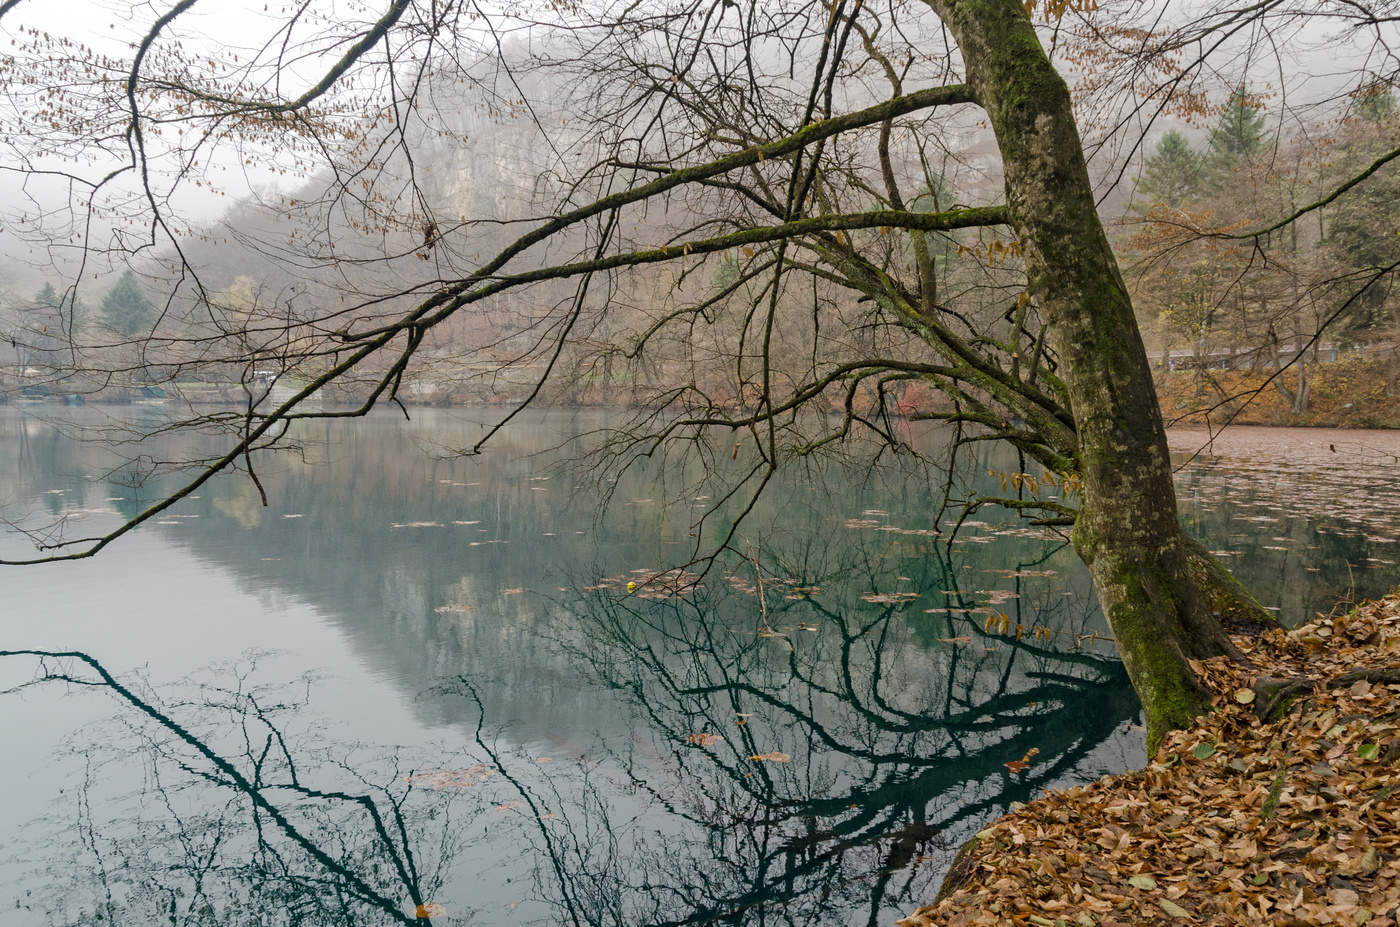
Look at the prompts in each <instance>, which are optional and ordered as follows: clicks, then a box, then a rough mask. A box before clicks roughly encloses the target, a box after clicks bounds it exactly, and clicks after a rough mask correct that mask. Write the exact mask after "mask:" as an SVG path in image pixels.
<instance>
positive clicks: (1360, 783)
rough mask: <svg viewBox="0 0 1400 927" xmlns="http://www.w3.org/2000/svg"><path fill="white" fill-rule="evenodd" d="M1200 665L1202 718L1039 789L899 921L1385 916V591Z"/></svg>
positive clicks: (1378, 920) (1399, 661)
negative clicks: (1204, 701)
mask: <svg viewBox="0 0 1400 927" xmlns="http://www.w3.org/2000/svg"><path fill="white" fill-rule="evenodd" d="M1236 643H1237V644H1238V645H1239V646H1240V648H1241V650H1242V651H1244V652H1245V654H1246V656H1247V657H1248V659H1249V660H1250V661H1251V662H1252V663H1253V664H1254V666H1253V667H1247V666H1244V665H1241V664H1237V663H1228V662H1226V661H1225V660H1224V659H1223V658H1220V659H1215V660H1211V661H1208V662H1206V663H1204V664H1199V665H1198V671H1199V672H1200V674H1201V676H1202V677H1203V679H1204V680H1205V682H1206V684H1207V686H1208V687H1209V688H1210V689H1211V691H1212V692H1213V693H1214V699H1213V705H1214V709H1213V711H1212V712H1211V713H1210V714H1208V715H1205V716H1202V717H1201V718H1199V719H1198V720H1197V723H1196V724H1195V725H1194V726H1193V727H1192V728H1191V729H1190V730H1185V731H1176V732H1173V733H1172V734H1171V735H1169V736H1168V737H1167V738H1165V739H1164V741H1163V743H1162V745H1161V747H1160V748H1159V749H1158V751H1157V753H1156V755H1155V756H1154V757H1153V758H1152V760H1151V761H1150V762H1149V763H1148V765H1147V766H1146V767H1145V768H1143V769H1140V770H1135V771H1131V772H1127V773H1123V774H1119V775H1115V776H1107V777H1105V778H1103V779H1100V780H1098V781H1097V782H1094V783H1091V784H1088V785H1082V786H1075V787H1073V788H1070V789H1066V790H1063V791H1058V792H1047V793H1046V795H1045V796H1044V797H1042V798H1040V799H1037V800H1036V801H1033V802H1030V803H1028V804H1026V805H1024V806H1022V807H1020V808H1018V809H1016V810H1013V811H1012V812H1011V813H1009V814H1007V815H1005V816H1004V817H1002V818H1000V819H998V820H996V821H994V822H992V823H991V824H989V825H988V826H987V827H986V828H984V829H983V830H982V831H981V832H980V833H978V834H977V835H976V836H975V837H973V838H972V839H971V840H969V841H968V842H967V844H965V845H964V846H963V848H962V849H961V850H960V851H959V852H958V854H957V856H956V857H955V859H954V862H953V865H952V866H951V867H950V868H949V871H948V874H947V876H945V878H944V884H943V887H942V888H941V889H940V890H939V893H938V896H937V898H936V899H935V900H934V902H933V903H932V904H930V905H928V906H926V907H923V908H920V909H918V910H917V911H915V912H914V913H912V914H910V915H909V916H908V917H905V918H903V919H901V920H899V921H896V925H897V927H980V925H992V924H998V925H1000V924H1035V925H1038V927H1059V925H1065V927H1069V925H1076V927H1128V925H1142V924H1162V925H1167V924H1172V925H1184V924H1211V925H1226V924H1249V923H1259V924H1263V923H1270V924H1280V925H1286V927H1298V925H1303V924H1346V925H1354V924H1367V925H1369V927H1395V925H1396V924H1397V921H1400V592H1394V593H1391V594H1390V595H1388V596H1386V597H1384V598H1382V599H1380V600H1378V601H1376V602H1367V603H1363V604H1361V605H1359V606H1357V607H1356V608H1355V609H1353V610H1352V611H1351V612H1349V613H1347V614H1345V615H1342V616H1340V617H1337V618H1320V619H1318V620H1316V621H1313V622H1311V623H1309V624H1304V625H1301V626H1299V627H1297V628H1294V629H1292V630H1284V629H1282V628H1278V629H1271V630H1268V631H1266V632H1264V633H1263V634H1261V635H1259V636H1258V637H1257V638H1253V639H1246V638H1242V637H1236Z"/></svg>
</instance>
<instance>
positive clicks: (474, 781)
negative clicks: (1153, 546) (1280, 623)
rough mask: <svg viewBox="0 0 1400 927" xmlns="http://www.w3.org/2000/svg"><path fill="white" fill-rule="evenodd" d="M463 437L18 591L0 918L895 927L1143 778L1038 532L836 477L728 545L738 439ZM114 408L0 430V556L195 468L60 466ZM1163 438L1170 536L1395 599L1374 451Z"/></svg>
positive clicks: (1008, 469) (735, 529)
mask: <svg viewBox="0 0 1400 927" xmlns="http://www.w3.org/2000/svg"><path fill="white" fill-rule="evenodd" d="M123 412H124V413H125V414H127V415H129V416H131V415H134V416H137V417H138V418H139V416H143V415H144V416H148V419H147V420H144V421H137V422H136V424H137V425H138V426H146V425H150V424H152V423H154V422H156V421H157V420H158V416H159V415H160V414H161V410H160V409H158V408H157V409H147V410H134V411H133V410H123ZM64 414H67V415H69V416H70V417H69V418H68V419H67V420H65V421H61V422H60V421H55V420H53V417H54V416H58V415H64ZM490 414H491V413H489V412H486V411H481V410H476V411H471V412H466V411H446V410H423V411H417V412H415V413H414V417H413V421H412V422H405V421H404V420H403V418H402V417H401V416H398V417H395V416H390V415H388V414H384V415H376V416H374V417H372V418H370V419H369V420H365V421H359V422H354V423H318V424H316V425H314V426H308V427H306V428H305V429H303V431H302V432H300V433H299V435H298V437H299V440H300V441H301V443H302V446H301V449H300V452H299V453H297V454H284V455H282V456H279V457H277V458H275V459H269V460H267V461H265V462H263V463H262V464H261V465H260V466H259V467H258V476H259V479H260V481H261V483H262V484H263V486H264V487H265V488H266V491H267V495H268V505H267V506H264V505H263V504H262V500H261V497H260V494H259V490H258V487H257V485H255V484H254V483H253V481H251V480H250V479H248V477H247V476H246V475H243V474H232V475H230V476H228V477H227V478H219V479H216V480H213V481H211V482H210V483H208V484H206V485H205V486H203V487H201V489H200V490H199V491H197V492H196V493H195V495H193V496H191V497H190V498H188V499H186V500H184V501H182V502H181V503H180V504H179V505H178V506H176V507H175V508H173V509H171V510H170V511H168V512H166V513H163V515H162V517H160V518H158V519H157V520H155V521H154V522H152V523H149V524H147V525H145V526H143V527H142V528H141V529H139V530H138V531H137V532H135V533H134V534H133V535H131V536H128V537H126V538H124V539H122V540H120V541H118V542H117V543H116V544H114V545H113V546H111V547H109V548H108V549H107V550H105V551H103V552H102V553H101V554H100V555H99V556H97V557H96V558H94V559H91V560H86V561H79V562H72V563H61V564H47V565H41V566H33V567H22V568H17V567H6V568H4V570H5V572H4V574H3V583H4V585H3V589H4V644H3V649H5V650H10V651H20V650H24V651H44V652H49V653H63V654H69V655H67V656H48V657H39V656H34V655H17V656H7V657H4V658H3V659H0V687H3V688H4V689H5V690H6V691H5V693H4V694H3V699H4V701H3V704H2V705H0V718H2V719H3V725H4V735H5V742H6V744H7V751H6V753H7V759H6V762H5V763H4V764H3V767H0V788H3V794H4V796H5V798H4V801H3V802H0V827H3V832H4V833H5V834H7V835H8V836H9V839H8V840H6V842H5V846H4V851H3V854H2V855H0V884H3V886H4V889H3V894H0V924H6V925H8V924H21V923H22V924H26V925H32V924H47V923H52V924H90V923H96V922H102V923H114V924H142V925H144V924H149V923H156V922H161V923H174V924H230V925H234V924H292V923H296V924H327V925H330V924H345V923H360V924H380V923H385V924H388V923H396V922H413V919H414V916H415V915H416V914H418V913H422V914H425V915H432V921H433V922H434V923H473V924H488V925H495V924H501V925H505V924H536V923H551V924H555V923H569V924H574V925H602V924H609V925H638V927H640V925H659V924H672V925H683V924H684V925H692V924H697V925H698V924H709V923H715V922H724V923H732V924H760V923H762V924H815V923H818V922H820V923H843V924H870V925H875V924H885V925H887V924H889V923H891V922H892V921H893V920H894V919H895V918H897V917H900V916H902V915H903V914H905V913H907V912H908V911H909V910H910V909H912V908H914V907H916V906H918V905H920V904H922V903H925V902H927V901H929V900H931V899H932V897H933V895H934V893H935V891H936V890H937V887H938V884H939V881H940V879H941V878H942V875H943V873H944V871H945V869H946V867H947V865H948V863H949V861H950V858H951V854H952V853H953V852H954V851H955V850H956V848H957V846H958V845H959V844H960V843H961V842H962V841H963V840H964V839H965V838H966V837H967V836H969V835H970V834H972V833H975V832H976V831H977V830H979V829H980V828H981V827H982V826H983V825H984V824H985V822H986V821H988V820H989V819H990V818H993V817H995V816H997V815H999V814H1001V813H1003V812H1004V811H1005V810H1006V808H1007V807H1008V805H1010V804H1011V803H1013V802H1021V801H1028V800H1030V799H1033V798H1035V797H1036V796H1038V795H1040V794H1041V793H1042V792H1043V791H1044V790H1045V789H1052V788H1061V787H1066V786H1069V785H1072V784H1076V783H1081V782H1085V781H1088V780H1092V779H1094V778H1097V777H1099V776H1101V775H1104V774H1106V773H1112V772H1117V771H1122V770H1125V769H1128V768H1131V767H1133V766H1136V765H1139V764H1141V763H1142V762H1143V761H1144V755H1143V747H1142V740H1143V732H1142V728H1141V727H1140V719H1139V710H1138V705H1137V702H1136V699H1135V697H1134V695H1133V692H1132V690H1131V688H1130V687H1129V685H1128V682H1127V679H1126V676H1125V675H1124V673H1123V670H1122V667H1121V665H1120V664H1119V663H1118V661H1117V660H1116V659H1115V657H1114V651H1113V647H1112V643H1111V640H1110V639H1109V638H1108V637H1107V636H1106V635H1107V629H1106V626H1105V624H1104V622H1103V619H1102V616H1101V615H1100V613H1099V611H1098V608H1097V605H1096V603H1095V602H1094V599H1093V595H1092V590H1091V588H1090V585H1089V582H1088V578H1087V575H1086V573H1085V571H1084V569H1083V567H1082V566H1081V565H1080V564H1079V563H1078V561H1077V560H1076V559H1075V557H1074V556H1073V553H1072V552H1071V551H1070V550H1069V549H1068V547H1067V544H1066V540H1065V538H1064V537H1063V536H1062V534H1061V533H1060V532H1059V531H1058V530H1057V529H1055V528H1052V527H1043V526H1035V525H1031V524H1028V523H1026V522H1025V521H1023V520H1018V519H1016V518H1014V517H1011V516H1009V515H1007V514H1005V513H1003V512H1001V511H999V510H995V509H992V508H983V509H980V510H979V511H977V512H975V513H973V514H972V515H971V516H970V517H969V518H968V519H967V520H966V521H965V522H964V524H963V526H962V528H961V530H960V531H959V532H958V533H957V535H956V537H954V538H952V539H951V541H950V538H949V535H948V531H947V528H948V527H949V526H950V525H951V524H952V523H953V522H955V521H956V520H957V516H958V511H959V506H958V505H956V504H955V505H953V506H951V507H949V508H947V509H946V510H945V511H944V512H943V517H942V519H941V526H942V528H943V533H941V534H940V533H938V531H937V530H936V522H939V518H938V516H939V513H940V510H942V509H943V508H944V499H945V495H946V493H945V476H944V475H943V473H942V472H941V471H940V470H939V469H938V467H937V466H927V465H925V464H924V463H921V462H919V461H917V460H915V459H913V458H912V456H911V455H899V456H895V457H889V458H887V459H885V460H884V462H885V463H886V464H887V466H885V467H882V468H878V469H871V468H870V467H869V466H867V464H868V463H869V460H868V458H869V456H870V454H868V453H866V454H862V453H859V452H857V453H853V454H852V455H850V458H849V459H846V460H840V461H826V462H821V463H813V464H811V465H808V466H802V467H794V468H791V469H789V470H788V471H786V472H782V473H780V475H779V477H778V478H777V479H776V480H775V481H774V483H773V484H772V485H770V486H768V487H767V489H766V491H765V492H764V493H763V495H762V496H761V497H760V498H759V499H758V501H757V502H756V503H754V505H753V506H752V509H751V511H749V512H748V514H747V515H746V517H744V518H743V520H741V521H739V522H738V523H737V526H736V522H735V519H736V516H737V515H738V513H739V512H740V511H742V510H743V509H744V507H745V506H746V505H747V504H748V499H747V497H746V496H743V495H740V496H738V497H736V498H734V499H730V500H725V499H724V498H723V492H724V487H725V486H726V485H728V482H727V480H730V479H732V478H733V477H734V476H735V475H736V474H740V475H741V474H742V473H743V472H745V470H744V468H745V466H746V462H747V461H746V458H745V455H744V454H741V453H740V451H739V449H738V447H737V446H736V448H735V449H734V450H733V452H732V453H731V451H730V449H729V448H728V447H727V446H726V447H723V448H719V449H718V450H716V451H715V453H713V454H712V455H711V458H710V460H709V463H710V470H708V471H707V470H706V469H705V468H702V467H700V466H699V464H698V462H697V461H696V460H694V459H682V458H675V457H669V458H653V459H651V460H649V461H642V462H640V463H639V464H638V465H637V466H635V467H633V468H632V469H630V470H628V471H627V472H626V473H624V474H622V476H621V478H620V479H617V480H616V481H613V480H612V479H611V477H610V476H607V475H605V474H607V473H608V472H609V471H607V470H606V469H604V468H601V467H600V466H599V460H598V458H593V457H586V456H585V454H586V452H587V451H588V448H587V447H586V446H585V442H582V441H579V440H572V439H571V436H573V435H578V434H586V433H596V432H597V430H598V429H600V428H604V427H607V426H608V425H609V424H610V423H612V422H613V421H614V418H613V417H610V416H608V415H606V414H603V413H597V412H555V413H549V414H543V413H533V414H531V415H529V416H527V417H525V418H523V419H521V420H519V421H517V422H516V423H514V424H513V425H512V426H511V428H509V429H508V430H507V431H506V432H504V433H503V434H502V435H500V436H499V440H498V441H496V442H495V443H493V444H492V445H491V446H490V448H489V449H488V450H487V452H486V453H485V454H483V455H481V456H477V457H461V456H458V455H456V454H455V453H454V450H455V449H459V448H462V447H466V446H469V445H470V444H471V443H472V442H473V441H474V440H476V438H477V437H479V436H480V435H481V434H482V424H481V423H482V422H484V421H488V420H490ZM122 424H124V423H123V422H122V421H117V420H112V419H109V418H108V417H107V414H106V413H104V412H103V411H102V410H99V409H96V408H92V407H90V408H87V409H82V410H62V409H57V408H52V407H45V406H32V407H26V408H21V407H14V406H11V407H0V454H2V455H3V456H4V464H5V465H4V468H3V470H0V505H3V514H4V515H5V517H6V518H7V519H8V521H9V522H10V523H11V525H12V528H11V530H10V531H9V532H7V533H6V534H5V535H4V536H3V538H0V550H3V553H4V554H5V555H7V556H17V555H22V554H25V553H27V552H29V551H32V544H31V543H30V542H29V541H28V540H27V539H26V538H25V537H24V536H23V535H21V534H20V533H19V531H18V529H19V528H28V529H30V530H39V529H41V528H46V527H47V526H50V525H52V524H53V523H54V521H55V519H61V523H62V530H63V531H65V532H66V536H69V537H72V536H81V535H82V534H85V533H90V532H92V531H93V530H101V529H102V528H103V527H104V526H108V527H110V525H112V524H113V523H115V521H116V520H117V519H119V518H121V517H123V516H129V515H130V514H132V513H134V512H136V511H139V510H140V509H141V507H142V506H143V505H144V504H145V503H146V502H147V501H148V500H149V499H151V498H152V497H153V494H154V493H156V492H158V491H159V489H160V487H161V486H162V485H170V483H169V480H170V479H172V477H171V476H169V475H165V474H162V472H161V470H162V468H161V466H160V464H159V462H160V461H161V460H163V459H173V458H174V457H175V456H177V455H178V454H180V453H188V452H189V450H190V448H191V447H192V446H193V445H189V444H183V443H181V442H180V441H177V440H176V439H169V440H167V441H164V442H158V443H157V444H156V445H155V446H154V447H153V448H151V449H150V450H149V453H151V454H152V455H153V456H152V458H150V459H146V460H143V461H139V462H137V463H136V464H132V463H130V462H122V461H121V460H120V458H119V457H118V456H116V455H114V454H113V452H112V451H111V450H104V449H103V448H101V447H97V446H93V445H89V444H84V443H82V442H80V441H78V440H76V438H77V436H78V435H79V434H81V433H87V434H91V433H93V432H94V431H95V430H97V429H102V428H107V427H112V426H116V425H122ZM907 437H908V438H909V440H911V441H912V442H913V443H914V444H916V445H917V446H919V447H920V448H922V449H923V450H925V451H927V453H928V457H929V459H930V460H932V461H935V462H936V461H938V460H939V459H941V458H942V456H943V453H944V448H943V444H944V442H945V441H946V432H944V431H941V430H939V429H938V428H936V427H923V428H919V429H911V430H910V431H909V433H908V434H907ZM1172 446H1173V451H1174V453H1175V454H1176V455H1177V456H1178V458H1179V461H1180V463H1181V470H1180V472H1179V487H1180V498H1181V504H1182V516H1183V519H1184V522H1185V524H1186V525H1187V527H1188V530H1190V531H1191V532H1192V533H1194V534H1196V535H1197V536H1199V537H1201V538H1203V539H1204V540H1205V541H1206V542H1207V544H1208V546H1209V547H1210V548H1211V549H1213V550H1215V551H1217V552H1218V553H1219V554H1220V555H1221V556H1222V557H1224V558H1226V560H1227V562H1228V563H1229V564H1230V566H1231V567H1232V568H1234V569H1235V570H1236V571H1237V573H1238V575H1239V576H1240V577H1241V578H1242V579H1243V580H1244V581H1245V582H1246V583H1247V584H1248V585H1249V586H1250V587H1251V588H1252V589H1253V590H1254V591H1256V593H1257V594H1258V595H1259V596H1260V598H1261V600H1262V601H1263V603H1264V604H1265V605H1266V606H1269V607H1271V608H1274V609H1276V610H1278V613H1279V614H1280V616H1281V617H1282V618H1283V619H1284V620H1285V621H1288V622H1296V621H1299V620H1302V619H1304V618H1307V617H1310V616H1311V615H1312V614H1313V613H1314V612H1315V611H1318V610H1329V609H1331V608H1333V607H1334V606H1336V605H1337V604H1338V602H1339V601H1342V600H1346V599H1350V600H1359V599H1361V598H1364V597H1374V596H1377V595H1380V594H1382V593H1384V592H1386V591H1388V590H1389V589H1390V588H1391V587H1393V586H1395V585H1396V584H1397V583H1398V582H1400V567H1397V561H1400V550H1397V548H1396V543H1397V539H1400V498H1398V497H1397V496H1400V489H1397V487H1400V479H1398V477H1400V435H1395V434H1391V433H1381V432H1336V431H1301V430H1284V429H1258V428H1248V429H1246V428H1241V429H1236V430H1232V431H1230V432H1227V433H1226V434H1225V435H1223V436H1220V437H1218V438H1217V439H1216V440H1214V441H1213V442H1212V441H1210V440H1209V436H1208V435H1207V434H1205V433H1204V432H1203V431H1194V430H1182V431H1177V432H1173V434H1172ZM712 450H714V449H712ZM167 455H168V457H167ZM570 461H573V463H572V464H570V463H569V462H570ZM148 471H153V472H148ZM1015 472H1019V471H1018V468H1017V463H1016V460H1015V457H1014V455H992V456H990V457H984V458H981V459H976V460H973V459H969V460H967V461H965V465H964V467H963V468H962V469H961V471H960V472H959V473H958V474H956V475H955V478H954V479H952V480H951V481H950V482H949V483H948V485H950V486H951V487H952V489H951V494H952V495H953V496H955V497H957V498H964V499H965V498H972V497H974V496H976V495H979V494H983V493H989V492H1000V491H1001V480H1002V479H1003V478H1004V476H1005V475H1007V474H1012V473H1015ZM707 473H708V474H709V475H708V476H707ZM750 485H751V484H750ZM1012 491H1014V489H1013V490H1012ZM1046 491H1048V490H1046ZM726 537H728V538H729V550H728V551H726V552H724V553H723V554H722V555H720V556H717V557H714V558H712V559H708V560H706V559H700V560H697V559H696V558H697V555H705V554H709V553H713V548H714V547H715V545H716V543H717V542H718V541H719V540H720V539H723V538H726ZM681 566H685V570H684V571H679V570H676V569H675V568H677V567H681ZM103 673H106V674H108V675H106V676H104V675H103Z"/></svg>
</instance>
